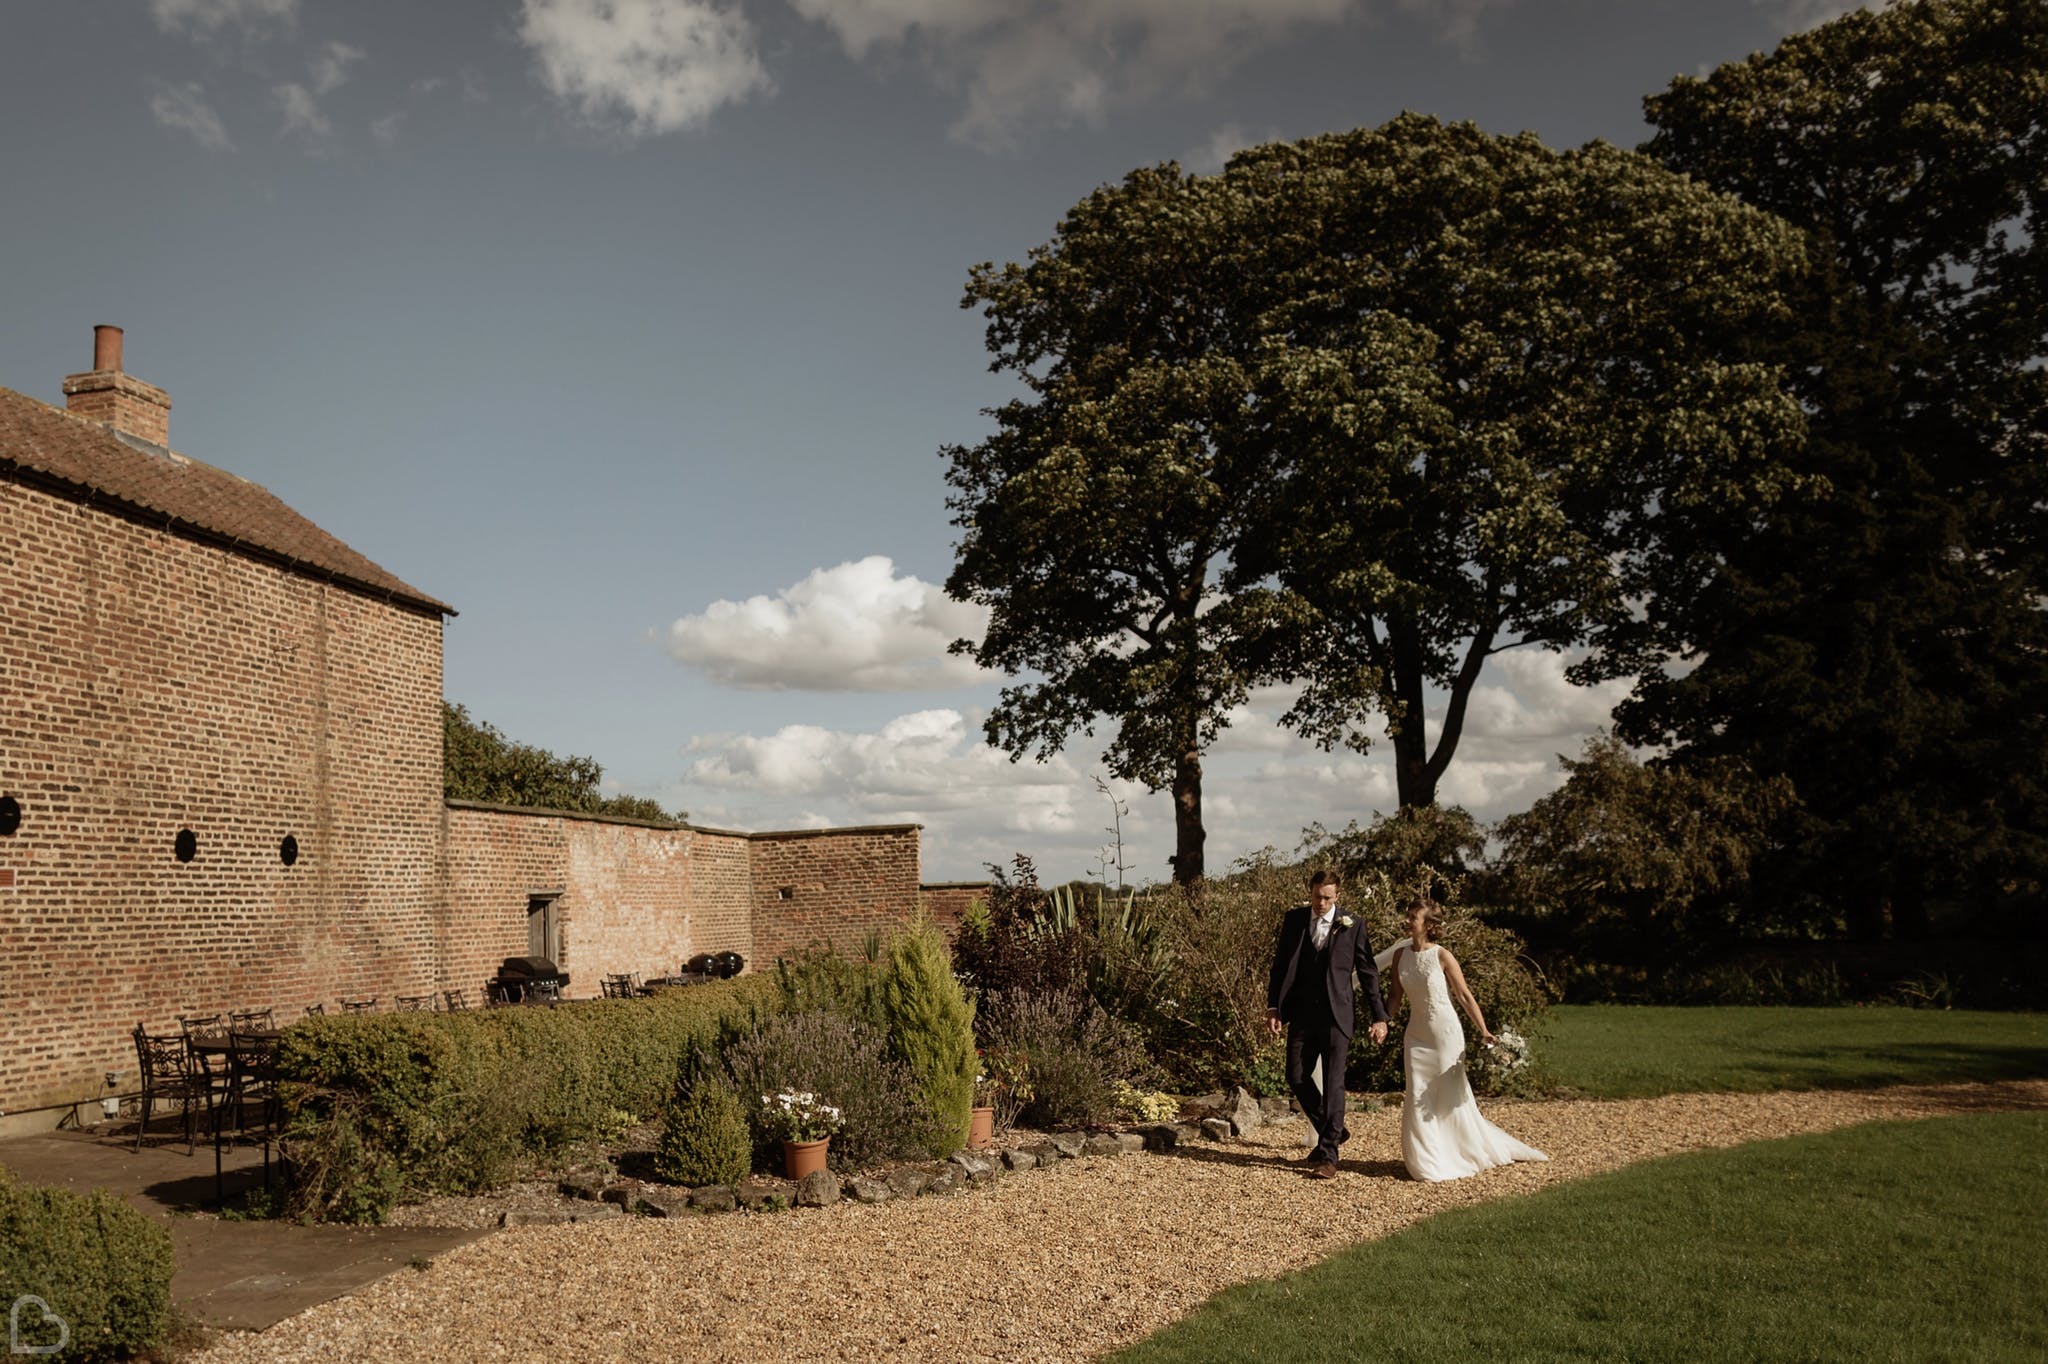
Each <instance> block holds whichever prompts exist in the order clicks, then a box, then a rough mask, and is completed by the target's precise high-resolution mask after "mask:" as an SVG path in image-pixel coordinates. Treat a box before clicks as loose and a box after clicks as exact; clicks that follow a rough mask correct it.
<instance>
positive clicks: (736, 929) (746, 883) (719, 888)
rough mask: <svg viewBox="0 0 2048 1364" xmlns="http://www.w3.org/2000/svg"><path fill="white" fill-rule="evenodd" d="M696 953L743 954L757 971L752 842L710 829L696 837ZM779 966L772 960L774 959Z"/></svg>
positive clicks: (693, 876)
mask: <svg viewBox="0 0 2048 1364" xmlns="http://www.w3.org/2000/svg"><path fill="white" fill-rule="evenodd" d="M690 846H691V850H692V856H691V858H690V913H691V915H692V920H691V928H692V930H693V932H694V935H695V942H696V947H695V949H694V950H693V952H692V955H695V953H696V952H727V951H731V952H737V953H739V954H740V955H741V956H743V957H745V958H746V959H747V965H748V966H749V967H750V968H751V967H752V966H753V965H754V882H753V877H752V874H751V872H750V871H749V870H748V865H747V846H748V845H747V836H746V835H745V834H735V833H726V832H722V831H714V830H710V829H696V830H692V831H691V835H690ZM770 960H771V961H772V960H773V959H772V958H771V959H770Z"/></svg>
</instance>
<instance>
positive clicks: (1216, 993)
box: [1146, 849, 1304, 1094]
mask: <svg viewBox="0 0 2048 1364" xmlns="http://www.w3.org/2000/svg"><path fill="white" fill-rule="evenodd" d="M1303 898H1304V894H1303V890H1302V884H1301V875H1300V873H1299V870H1298V869H1296V868H1293V867H1288V866H1284V865H1282V864H1280V863H1279V862H1277V861H1276V860H1275V859H1274V857H1273V853H1272V850H1271V849H1268V850H1266V851H1265V852H1263V853H1260V854H1258V855H1256V856H1253V857H1248V858H1243V859H1240V860H1239V861H1238V862H1237V863H1235V864H1234V865H1233V867H1232V869H1231V871H1230V873H1229V875H1227V876H1224V877H1217V878H1212V879H1210V880H1207V881H1204V882H1202V883H1201V884H1199V885H1197V886H1195V887H1192V888H1190V889H1188V890H1186V891H1182V890H1178V889H1166V890H1161V891H1159V892H1157V893H1155V894H1154V895H1152V896H1151V897H1150V903H1151V911H1152V914H1153V916H1154V918H1155V920H1156V922H1157V923H1158V924H1159V925H1160V931H1161V932H1162V934H1163V935H1164V937H1165V939H1166V941H1167V943H1168V944H1169V945H1170V949H1171V952H1172V960H1173V972H1172V974H1171V976H1170V977H1169V978H1168V980H1167V982H1166V983H1165V984H1163V985H1162V986H1161V987H1160V990H1159V997H1158V1000H1157V1004H1156V1006H1155V1009H1154V1016H1153V1019H1152V1020H1148V1021H1149V1022H1150V1023H1151V1026H1148V1028H1147V1030H1146V1043H1147V1048H1148V1050H1149V1051H1150V1052H1151V1055H1152V1057H1153V1059H1154V1060H1155V1061H1156V1062H1157V1064H1158V1065H1159V1067H1160V1069H1161V1070H1162V1071H1163V1072H1164V1075H1165V1078H1166V1079H1167V1080H1168V1082H1169V1083H1171V1084H1172V1085H1173V1086H1174V1087H1176V1088H1177V1089H1179V1090H1181V1091H1182V1092H1189V1093H1192V1092H1198V1091H1201V1090H1206V1089H1210V1088H1214V1087H1216V1086H1218V1085H1223V1086H1229V1085H1238V1084H1241V1085H1245V1086H1247V1087H1248V1088H1250V1089H1252V1090H1253V1091H1254V1092H1255V1093H1260V1094H1267V1093H1281V1094H1284V1093H1286V1084H1285V1081H1284V1079H1283V1080H1281V1081H1280V1082H1279V1088H1278V1089H1277V1090H1276V1089H1273V1088H1272V1087H1271V1076H1270V1075H1268V1074H1267V1072H1268V1071H1273V1070H1274V1067H1275V1066H1278V1065H1279V1064H1280V1063H1279V1062H1278V1061H1277V1060H1276V1059H1275V1057H1274V1052H1275V1047H1274V1044H1273V1040H1272V1036H1271V1034H1270V1033H1268V1032H1267V1030H1266V977H1267V973H1268V968H1269V967H1270V966H1271V965H1272V962H1273V944H1274V941H1275V939H1276V938H1277V936H1278V934H1279V931H1280V917H1281V915H1283V914H1285V913H1286V912H1287V910H1288V908H1289V906H1292V905H1296V904H1299V903H1301V902H1302V900H1303ZM1275 1073H1277V1072H1275Z"/></svg>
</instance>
